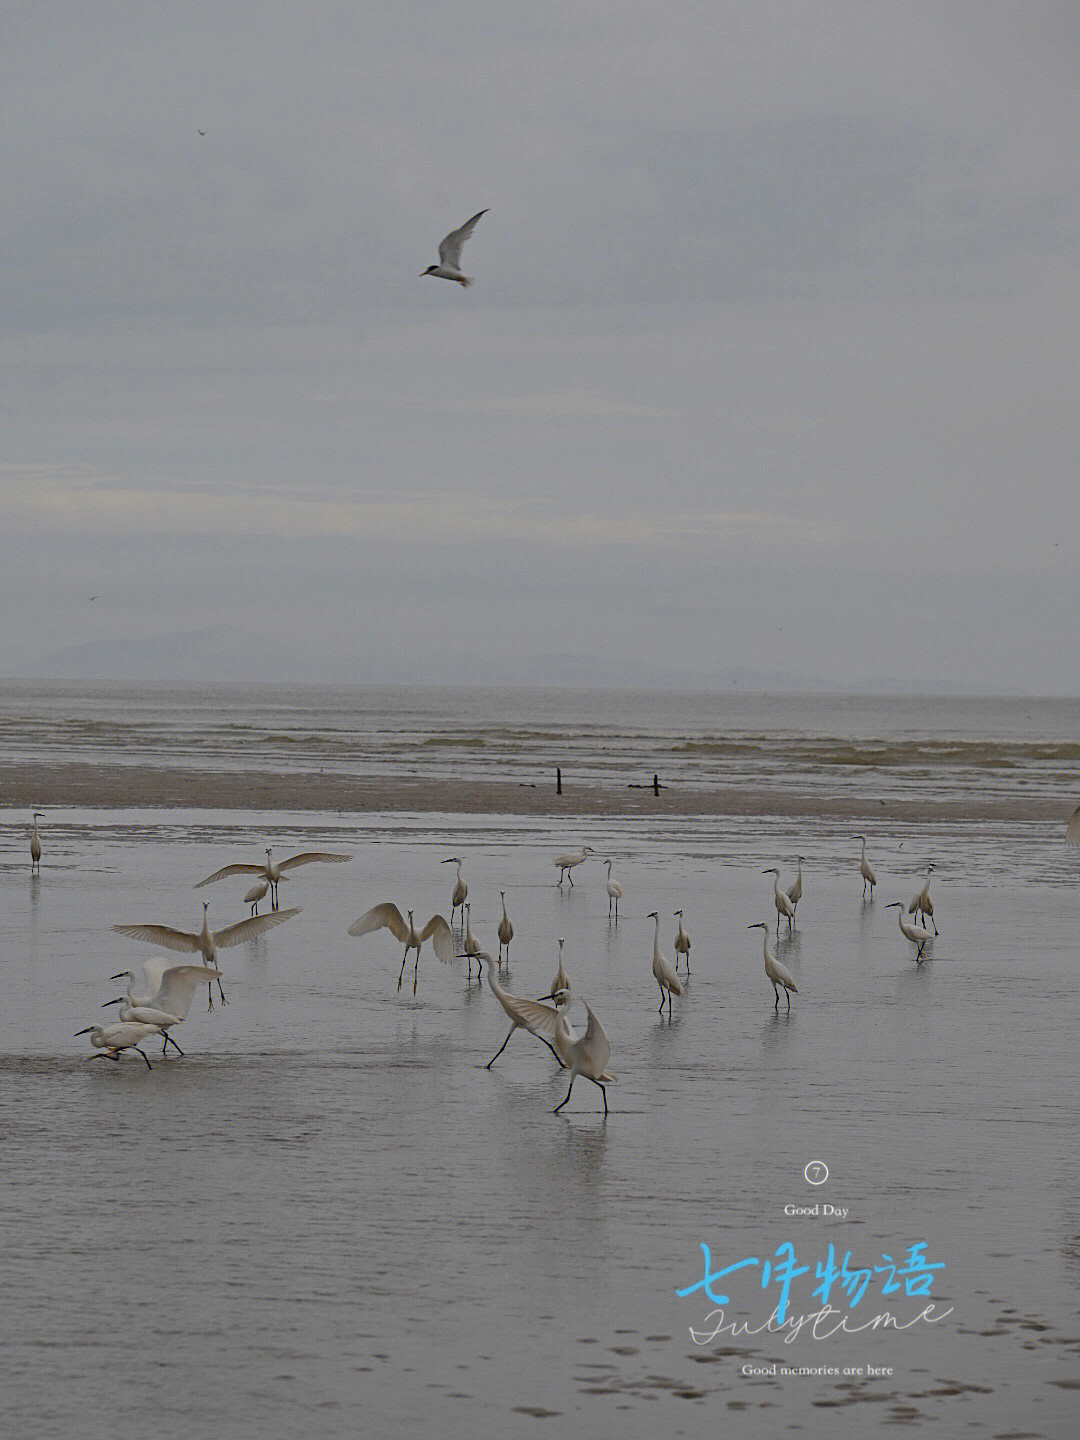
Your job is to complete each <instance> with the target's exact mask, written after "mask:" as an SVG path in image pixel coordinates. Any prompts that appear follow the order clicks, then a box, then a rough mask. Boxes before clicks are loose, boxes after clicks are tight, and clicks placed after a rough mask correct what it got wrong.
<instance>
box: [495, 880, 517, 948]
mask: <svg viewBox="0 0 1080 1440" xmlns="http://www.w3.org/2000/svg"><path fill="white" fill-rule="evenodd" d="M499 899H500V900H501V901H502V919H501V920H500V921H499V931H498V934H499V964H500V965H501V964H502V963H503V950H505V951H506V963H507V964H508V965H509V964H510V941H511V940H512V939H513V938H514V927H513V925H512V924H511V923H510V916H509V915H508V914H507V913H506V891H505V890H500V891H499Z"/></svg>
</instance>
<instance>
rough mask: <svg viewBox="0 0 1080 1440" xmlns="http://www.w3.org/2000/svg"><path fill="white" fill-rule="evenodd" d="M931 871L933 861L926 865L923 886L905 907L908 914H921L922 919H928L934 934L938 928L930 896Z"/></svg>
mask: <svg viewBox="0 0 1080 1440" xmlns="http://www.w3.org/2000/svg"><path fill="white" fill-rule="evenodd" d="M933 873H934V866H933V863H931V864H929V865H927V867H926V879H925V881H924V882H923V887H922V889H921V890H920V891H919V893H918V895H916V896H915V898H914V899H913V900H912V902H911V904H910V905H909V906H908V907H907V913H908V914H909V915H916V914H917V915H919V916H921V918H922V919H923V920H924V921H925V920H929V921H930V924H931V925H933V927H934V934H935V935H936V934H937V933H938V928H937V921H936V920H935V919H934V902H933V900H931V898H930V876H931V875H932V874H933Z"/></svg>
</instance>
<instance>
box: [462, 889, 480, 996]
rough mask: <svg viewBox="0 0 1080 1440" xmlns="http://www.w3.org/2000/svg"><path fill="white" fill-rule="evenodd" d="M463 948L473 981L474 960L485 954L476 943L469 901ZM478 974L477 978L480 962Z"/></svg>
mask: <svg viewBox="0 0 1080 1440" xmlns="http://www.w3.org/2000/svg"><path fill="white" fill-rule="evenodd" d="M461 948H462V950H463V951H464V953H465V955H466V957H467V959H468V961H469V979H470V980H471V979H472V962H473V961H474V960H476V957H477V956H478V955H482V954H483V953H484V952H483V951H482V950H481V949H480V946H479V945H478V944H477V943H476V936H475V935H474V934H473V933H472V906H471V905H470V904H469V902H468V901H467V900H466V902H465V936H464V938H463V940H462V944H461ZM476 973H477V977H479V974H480V963H479V961H477V965H476Z"/></svg>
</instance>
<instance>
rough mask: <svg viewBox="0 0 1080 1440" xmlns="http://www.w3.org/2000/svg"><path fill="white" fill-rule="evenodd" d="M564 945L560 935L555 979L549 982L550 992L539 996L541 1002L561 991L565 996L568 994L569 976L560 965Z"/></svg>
mask: <svg viewBox="0 0 1080 1440" xmlns="http://www.w3.org/2000/svg"><path fill="white" fill-rule="evenodd" d="M564 943H565V942H564V941H563V937H562V936H561V935H560V936H559V964H558V968H557V969H556V971H555V979H554V980H552V982H551V989H550V991H549V992H548V993H547V994H546V995H541V997H540V998H541V1000H550V999H551V997H552V996H553V995H557V994H558V993H559V992H560V991H562V990H565V991H566V993H567V994H569V993H570V977H569V975H567V973H566V971H565V970H564V969H563V963H562V947H563V944H564ZM568 1003H569V1002H568Z"/></svg>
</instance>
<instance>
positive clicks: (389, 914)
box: [349, 900, 456, 995]
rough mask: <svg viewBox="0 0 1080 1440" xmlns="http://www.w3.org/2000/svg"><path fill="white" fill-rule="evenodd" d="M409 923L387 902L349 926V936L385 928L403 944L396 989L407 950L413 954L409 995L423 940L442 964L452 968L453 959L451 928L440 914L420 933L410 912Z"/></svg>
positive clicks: (402, 972) (414, 980)
mask: <svg viewBox="0 0 1080 1440" xmlns="http://www.w3.org/2000/svg"><path fill="white" fill-rule="evenodd" d="M407 913H408V916H409V919H408V923H406V922H405V920H403V919H402V915H401V911H400V910H399V909H398V908H397V906H396V905H395V904H393V903H392V902H391V901H389V900H386V901H384V902H383V904H381V905H373V906H372V907H371V909H370V910H365V911H364V913H363V915H361V916H360V919H359V920H354V921H353V923H352V924H351V925H350V926H349V934H350V935H370V934H371V932H372V931H373V930H382V929H384V928H385V929H387V930H389V931H390V933H391V935H396V936H397V938H398V939H399V940H401V941H402V942H403V943H404V946H405V954H404V955H403V956H402V957H401V969H400V970H399V971H398V979H397V988H398V989H399V990H400V989H401V979H402V976H403V975H404V974H405V961H406V960H407V959H408V958H409V951H410V950H415V951H416V960H415V961H414V963H413V977H412V993H413V994H414V995H415V994H416V977H417V972H418V970H419V968H420V946H421V945H423V943H424V941H425V940H430V941H431V944H432V948H433V949H434V951H435V954H436V955H437V956H438V958H439V959H440V960H441V961H442V963H443V964H444V965H452V964H453V963H454V960H455V958H456V957H455V953H454V937H453V935H452V934H451V933H450V926H449V925H448V924H447V923H446V921H445V920H444V919H443V917H442V916H441V915H433V916H432V917H431V919H430V920H429V921H428V923H427V924H426V925H425V926H424V928H423V929H422V930H417V928H416V926H415V925H414V923H413V913H414V912H413V911H412V910H410V911H408V912H407Z"/></svg>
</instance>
